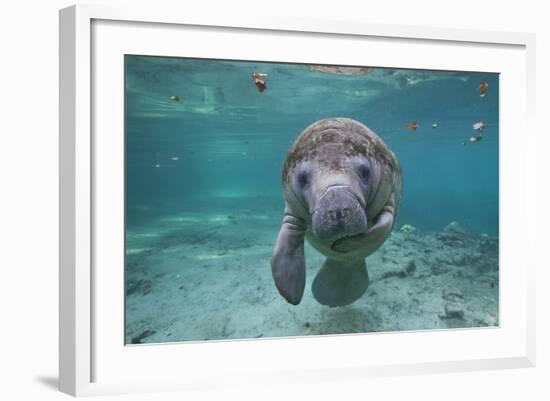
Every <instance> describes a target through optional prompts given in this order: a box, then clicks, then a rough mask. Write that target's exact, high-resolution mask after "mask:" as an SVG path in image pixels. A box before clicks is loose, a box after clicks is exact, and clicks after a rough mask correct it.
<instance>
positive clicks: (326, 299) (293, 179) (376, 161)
mask: <svg viewBox="0 0 550 401" xmlns="http://www.w3.org/2000/svg"><path fill="white" fill-rule="evenodd" d="M401 187H402V178H401V168H400V167H399V162H398V161H397V159H396V158H395V156H394V154H393V153H392V152H391V151H390V150H389V148H388V147H387V146H386V145H385V144H384V142H382V140H381V139H380V138H379V137H378V136H377V135H376V134H375V133H374V132H373V131H371V130H370V129H369V128H367V127H366V126H364V125H363V124H361V123H359V122H357V121H355V120H352V119H349V118H331V119H326V120H320V121H317V122H315V123H314V124H312V125H310V126H309V127H307V128H306V129H305V130H304V131H303V132H302V133H301V134H300V136H299V137H298V138H297V139H296V141H295V142H294V144H293V146H292V148H291V149H290V151H289V153H288V156H287V159H286V161H285V164H284V170H283V189H284V196H285V212H284V219H283V224H282V226H281V230H280V232H279V235H278V237H277V242H276V244H275V249H274V251H273V257H272V259H271V269H272V273H273V279H274V280H275V285H276V286H277V289H278V290H279V292H280V294H281V295H282V296H283V297H284V298H285V299H286V300H287V301H288V302H289V303H291V304H294V305H297V304H299V303H300V301H301V299H302V296H303V293H304V287H305V258H304V239H305V238H307V240H308V241H309V242H310V244H311V245H312V246H313V247H315V248H316V249H317V250H318V251H319V252H321V253H322V254H323V255H325V256H326V257H327V259H326V261H325V263H324V264H323V267H322V268H321V270H320V271H319V273H318V274H317V276H316V277H315V279H314V281H313V284H312V292H313V295H314V297H315V299H317V301H318V302H320V303H321V304H324V305H328V306H342V305H347V304H350V303H352V302H354V301H355V300H357V299H358V298H359V297H361V296H362V295H363V294H364V293H365V291H366V289H367V287H368V283H369V279H368V273H367V268H366V264H365V258H366V257H367V256H368V255H370V254H371V253H373V252H374V251H375V250H376V249H378V248H379V247H380V245H382V243H383V242H384V241H385V240H386V238H388V236H389V234H390V232H391V230H392V228H393V225H394V222H395V218H396V216H397V212H398V210H399V203H400V200H401Z"/></svg>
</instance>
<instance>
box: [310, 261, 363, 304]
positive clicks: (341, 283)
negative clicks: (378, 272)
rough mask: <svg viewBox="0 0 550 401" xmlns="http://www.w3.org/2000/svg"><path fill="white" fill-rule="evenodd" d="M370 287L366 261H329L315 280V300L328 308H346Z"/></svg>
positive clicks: (312, 288)
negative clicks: (345, 306)
mask: <svg viewBox="0 0 550 401" xmlns="http://www.w3.org/2000/svg"><path fill="white" fill-rule="evenodd" d="M368 286H369V275H368V272H367V265H366V263H365V259H355V260H350V261H346V262H342V261H339V260H336V259H330V258H329V259H327V260H326V261H325V263H324V264H323V267H322V268H321V270H320V271H319V273H318V274H317V276H316V277H315V279H314V280H313V284H312V285H311V290H312V292H313V296H314V297H315V299H316V300H317V301H318V302H319V303H321V304H323V305H327V306H344V305H348V304H351V303H352V302H354V301H356V300H357V299H358V298H360V297H361V296H362V295H363V294H364V293H365V291H366V290H367V287H368Z"/></svg>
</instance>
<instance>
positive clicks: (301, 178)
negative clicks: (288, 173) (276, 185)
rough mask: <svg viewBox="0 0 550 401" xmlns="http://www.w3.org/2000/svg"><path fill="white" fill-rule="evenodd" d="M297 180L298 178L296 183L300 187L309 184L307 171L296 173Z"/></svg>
mask: <svg viewBox="0 0 550 401" xmlns="http://www.w3.org/2000/svg"><path fill="white" fill-rule="evenodd" d="M297 180H298V185H299V186H300V188H304V187H306V186H307V184H309V173H308V172H307V171H304V170H302V171H300V172H299V173H298V177H297Z"/></svg>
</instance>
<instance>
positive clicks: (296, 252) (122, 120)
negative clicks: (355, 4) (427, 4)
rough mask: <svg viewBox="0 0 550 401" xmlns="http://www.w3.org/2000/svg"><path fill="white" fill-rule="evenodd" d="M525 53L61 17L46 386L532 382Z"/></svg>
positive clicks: (124, 13) (456, 39) (295, 27)
mask: <svg viewBox="0 0 550 401" xmlns="http://www.w3.org/2000/svg"><path fill="white" fill-rule="evenodd" d="M258 43H261V44H262V45H261V46H257V44H258ZM533 46H534V38H533V36H531V35H527V34H508V33H496V32H476V31H462V30H446V29H441V30H440V29H428V28H421V27H406V28H405V27H399V26H380V25H372V24H367V23H361V24H359V23H350V22H345V23H344V22H342V23H338V22H328V21H302V20H293V19H292V18H288V19H287V18H284V19H277V18H264V19H261V18H254V19H250V20H247V19H243V20H230V19H227V20H224V19H222V20H216V19H215V18H212V17H207V16H198V15H197V16H191V15H178V13H177V12H176V13H170V14H164V13H163V12H160V11H156V12H154V10H143V9H138V8H136V9H112V8H108V7H104V6H73V7H70V8H67V9H64V10H62V11H61V14H60V49H61V55H60V74H61V79H60V85H61V87H60V99H61V104H60V108H61V111H60V131H61V132H60V135H61V141H60V143H61V145H60V146H61V148H60V154H61V163H60V182H61V196H60V199H61V222H60V232H61V234H60V235H61V238H60V241H61V253H60V255H61V257H60V260H61V261H60V387H61V390H62V391H64V392H67V393H70V394H73V395H89V394H106V393H116V392H132V391H155V390H166V389H200V388H209V387H215V386H225V385H239V384H244V383H246V382H247V381H250V380H254V381H255V382H258V383H272V382H273V381H278V382H280V381H288V382H291V381H293V380H296V379H298V378H299V380H324V379H327V378H328V377H329V376H330V377H331V378H338V377H350V375H352V376H353V377H357V379H360V378H362V377H373V376H383V375H400V374H411V373H422V372H437V371H464V370H475V369H497V368H507V367H521V366H525V367H527V366H532V365H533V364H534V327H533V325H534V318H533V317H534V293H533V288H534V286H533V278H532V268H533V266H532V263H533V261H532V260H531V259H530V256H529V255H530V254H531V253H530V252H529V248H530V246H531V242H532V241H531V238H530V235H531V234H530V233H532V232H534V230H532V229H529V227H530V225H532V224H534V223H533V221H534V219H533V218H531V216H532V215H533V214H534V211H533V210H532V208H531V207H530V206H529V203H528V199H529V197H530V194H531V193H532V191H534V189H533V188H534V181H533V180H534V178H533V177H534V175H533V174H532V171H534V165H533V161H532V158H531V157H530V155H531V152H532V151H533V146H534V141H533V138H532V136H533V134H532V132H531V130H530V121H531V115H530V113H531V112H532V105H531V102H532V88H533V85H534V76H533V57H534V53H533ZM518 133H521V135H519V134H518ZM518 186H521V187H522V188H523V189H524V190H521V191H519V190H517V188H518ZM289 360H292V363H291V364H289V363H288V362H289Z"/></svg>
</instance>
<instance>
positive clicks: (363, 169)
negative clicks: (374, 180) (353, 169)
mask: <svg viewBox="0 0 550 401" xmlns="http://www.w3.org/2000/svg"><path fill="white" fill-rule="evenodd" d="M357 175H358V176H359V178H360V179H361V181H363V182H365V183H366V182H368V181H369V178H370V168H369V166H368V165H366V164H360V165H359V166H358V167H357Z"/></svg>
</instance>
